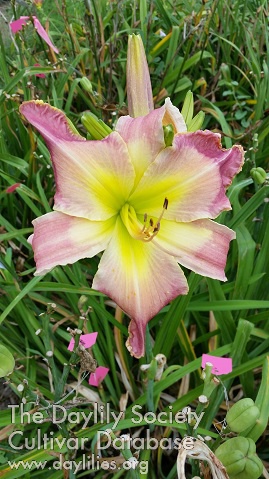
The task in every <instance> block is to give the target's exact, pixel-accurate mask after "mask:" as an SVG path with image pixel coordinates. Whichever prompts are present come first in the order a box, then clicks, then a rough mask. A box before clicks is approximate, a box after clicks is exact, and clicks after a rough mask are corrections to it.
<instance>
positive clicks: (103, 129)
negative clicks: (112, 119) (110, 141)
mask: <svg viewBox="0 0 269 479" xmlns="http://www.w3.org/2000/svg"><path fill="white" fill-rule="evenodd" d="M81 121H82V123H83V126H85V128H86V129H87V131H88V132H89V133H90V136H91V139H92V140H102V139H103V138H106V136H108V135H109V134H110V133H111V132H112V130H111V128H109V126H107V125H106V124H105V123H104V122H103V121H102V120H100V119H99V118H97V116H95V115H94V114H93V113H91V112H90V111H85V112H84V113H83V115H82V117H81Z"/></svg>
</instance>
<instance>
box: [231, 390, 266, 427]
mask: <svg viewBox="0 0 269 479" xmlns="http://www.w3.org/2000/svg"><path fill="white" fill-rule="evenodd" d="M259 415H260V410H259V408H257V406H255V404H254V402H253V401H252V399H250V398H245V399H241V400H240V401H238V402H237V403H236V404H234V405H233V406H232V407H231V409H230V410H229V411H228V412H227V416H226V421H227V424H228V426H229V428H230V429H231V431H234V432H242V431H245V429H247V428H248V427H251V426H254V424H255V422H256V420H257V419H258V417H259Z"/></svg>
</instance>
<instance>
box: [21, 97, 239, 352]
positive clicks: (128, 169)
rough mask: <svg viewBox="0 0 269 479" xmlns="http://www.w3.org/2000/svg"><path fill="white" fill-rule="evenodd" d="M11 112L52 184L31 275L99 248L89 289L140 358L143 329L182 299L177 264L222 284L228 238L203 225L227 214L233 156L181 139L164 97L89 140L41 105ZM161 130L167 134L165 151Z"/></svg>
mask: <svg viewBox="0 0 269 479" xmlns="http://www.w3.org/2000/svg"><path fill="white" fill-rule="evenodd" d="M20 111H21V113H22V114H23V115H24V116H25V117H26V118H27V120H28V121H29V122H30V123H31V124H32V125H34V126H35V127H36V128H37V130H38V131H39V132H40V133H41V134H42V135H43V137H44V139H45V141H46V143H47V145H48V148H49V150H50V153H51V158H52V162H53V167H54V172H55V178H56V194H55V198H54V210H55V211H53V212H52V213H47V214H46V215H44V216H41V217H39V218H37V219H35V220H34V221H33V224H34V234H33V235H32V237H31V239H30V241H31V243H32V246H33V250H34V256H35V261H36V265H37V270H36V274H37V275H43V274H45V273H47V272H48V271H50V270H51V269H52V268H53V267H54V266H56V265H66V264H68V263H74V262H75V261H77V260H78V259H81V258H86V257H92V256H94V255H96V254H97V253H100V252H101V251H104V254H103V256H102V258H101V261H100V264H99V268H98V271H97V273H96V275H95V277H94V280H93V284H92V287H93V288H94V289H96V290H98V291H101V292H103V293H105V294H106V295H107V296H109V297H110V298H112V299H113V300H114V301H115V302H116V303H117V304H118V305H119V306H120V307H121V308H122V309H123V310H124V311H125V313H127V315H129V316H130V318H131V322H130V325H129V339H128V341H127V347H128V349H129V350H130V352H131V354H133V355H134V356H136V357H141V356H143V354H144V336H145V328H146V324H147V322H148V321H149V320H150V319H151V318H152V317H154V316H155V315H156V314H157V313H158V312H159V311H160V310H161V309H162V308H163V307H164V306H165V305H166V304H168V303H169V302H170V301H171V300H173V299H174V298H175V297H177V296H178V295H180V294H186V293H187V292H188V284H187V281H186V278H185V276H184V274H183V271H182V269H181V268H180V267H179V265H178V263H181V264H182V265H184V266H186V267H187V268H190V269H192V270H193V271H195V272H197V273H199V274H202V275H205V276H208V277H211V278H216V279H220V280H224V281H225V279H226V277H225V273H224V268H225V264H226V258H227V252H228V248H229V242H230V241H231V240H232V239H234V238H235V233H234V232H233V231H232V230H230V229H229V228H227V227H226V226H222V225H220V224H218V223H215V222H213V221H212V219H213V218H215V217H217V216H218V215H219V214H220V213H221V212H222V211H223V210H228V209H230V203H229V200H228V198H227V197H226V195H225V189H226V187H227V186H228V185H229V184H230V183H231V181H232V178H233V177H234V175H235V174H236V173H237V172H238V171H239V170H240V169H241V165H242V163H243V149H242V147H240V146H234V147H233V148H231V149H229V150H225V149H222V148H221V142H220V135H219V134H217V133H211V132H210V131H197V132H195V133H187V132H186V126H185V124H184V121H183V118H182V116H181V114H180V113H179V111H178V109H177V108H175V107H174V106H173V105H172V104H171V102H170V100H169V99H167V100H166V102H165V105H164V106H162V107H161V108H158V109H156V110H154V111H151V112H150V113H148V114H147V115H145V116H143V117H137V118H131V117H129V116H125V117H121V118H120V119H119V121H118V123H117V126H116V131H114V132H112V133H111V134H110V135H109V136H107V137H106V138H105V139H103V140H96V141H87V140H85V139H84V138H82V137H81V136H80V135H78V134H77V133H76V132H74V130H73V129H72V128H71V127H70V123H69V122H68V120H67V118H66V116H65V115H64V114H63V113H62V112H61V111H59V110H57V109H56V108H53V107H51V106H50V105H48V104H45V103H43V102H41V101H30V102H25V103H23V105H22V106H21V108H20ZM168 123H170V124H172V125H173V126H174V130H175V136H174V141H173V144H172V146H169V147H166V144H165V141H164V131H163V125H164V124H168Z"/></svg>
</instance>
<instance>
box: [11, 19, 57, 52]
mask: <svg viewBox="0 0 269 479" xmlns="http://www.w3.org/2000/svg"><path fill="white" fill-rule="evenodd" d="M30 19H31V17H29V16H23V17H20V18H18V20H14V21H13V22H10V24H9V25H10V28H11V31H12V33H17V32H19V31H20V30H22V27H23V26H25V25H27V21H28V20H30ZM32 19H33V22H34V27H35V29H36V31H37V33H38V35H39V36H40V37H41V38H42V39H43V40H44V42H46V43H47V45H49V47H50V48H51V49H52V50H53V51H54V52H55V53H59V50H58V48H56V47H55V45H53V43H52V41H51V39H50V37H49V36H48V34H47V32H46V30H45V28H44V27H42V25H41V23H40V21H39V20H38V18H37V17H36V16H33V17H32Z"/></svg>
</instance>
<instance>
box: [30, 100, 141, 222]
mask: <svg viewBox="0 0 269 479" xmlns="http://www.w3.org/2000/svg"><path fill="white" fill-rule="evenodd" d="M20 111H21V113H22V114H23V115H24V116H25V117H26V118H27V120H28V121H29V122H30V123H32V125H34V126H35V127H36V128H37V129H38V131H39V132H40V133H41V134H42V135H43V137H44V138H45V140H46V142H47V145H48V148H49V150H50V153H51V158H52V162H53V166H54V172H55V179H56V195H55V198H54V202H55V203H54V209H55V210H57V211H61V212H63V213H66V214H69V215H72V216H79V217H83V218H88V219H91V220H105V219H107V218H109V217H111V216H113V215H114V214H116V213H117V212H118V211H119V210H120V208H121V207H122V205H123V204H124V203H125V201H126V199H127V198H128V196H129V194H130V191H131V190H132V188H133V184H134V178H135V173H134V169H133V166H132V163H131V160H130V158H129V155H128V150H127V147H126V145H125V143H124V141H123V140H122V138H121V137H120V135H119V134H118V133H116V132H114V133H111V134H110V135H109V136H108V137H107V138H105V139H104V140H101V141H86V140H85V139H84V138H82V137H81V136H79V135H78V134H77V133H75V132H74V131H73V130H72V129H71V127H70V125H69V123H68V120H67V118H66V116H65V115H64V114H63V113H62V112H61V111H59V110H57V109H56V108H53V107H51V106H50V105H47V104H45V103H42V102H26V103H23V105H22V106H21V108H20Z"/></svg>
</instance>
